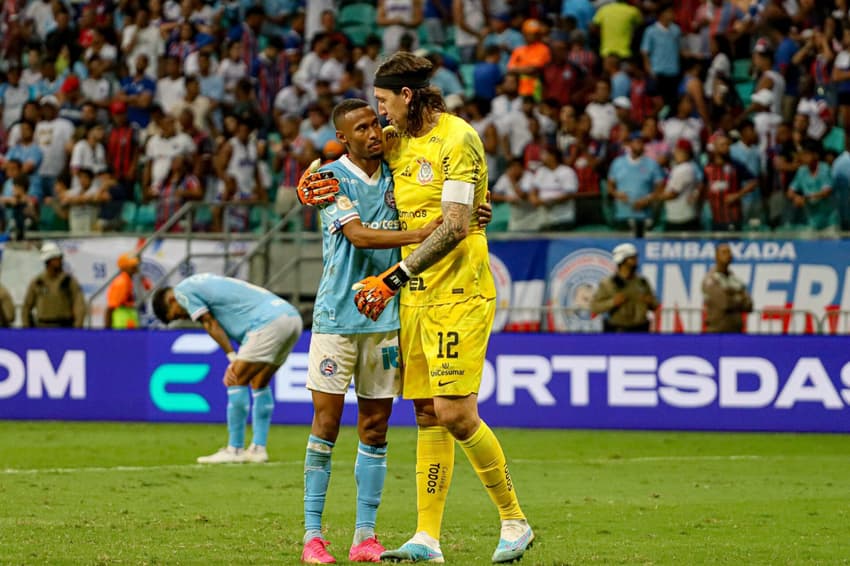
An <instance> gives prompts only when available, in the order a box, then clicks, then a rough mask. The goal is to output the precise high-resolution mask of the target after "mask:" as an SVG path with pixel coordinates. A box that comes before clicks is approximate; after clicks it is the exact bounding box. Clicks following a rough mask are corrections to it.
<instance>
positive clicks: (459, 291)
mask: <svg viewBox="0 0 850 566" xmlns="http://www.w3.org/2000/svg"><path fill="white" fill-rule="evenodd" d="M452 295H463V287H455V288H454V289H452Z"/></svg>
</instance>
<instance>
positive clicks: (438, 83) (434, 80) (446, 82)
mask: <svg viewBox="0 0 850 566" xmlns="http://www.w3.org/2000/svg"><path fill="white" fill-rule="evenodd" d="M428 60H430V61H431V64H432V65H433V66H434V72H433V73H432V74H431V86H435V87H437V88H438V89H440V91H441V92H442V93H443V96H449V95H452V94H463V84H461V82H460V79H459V78H458V76H457V74H455V73H453V72H451V71H449V70H448V69H446V68H445V67H444V66H443V57H442V55H440V54H439V53H429V54H428Z"/></svg>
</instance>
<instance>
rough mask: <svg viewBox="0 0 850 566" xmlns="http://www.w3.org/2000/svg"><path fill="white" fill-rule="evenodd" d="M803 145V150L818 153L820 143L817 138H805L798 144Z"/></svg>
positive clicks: (819, 151)
mask: <svg viewBox="0 0 850 566" xmlns="http://www.w3.org/2000/svg"><path fill="white" fill-rule="evenodd" d="M800 145H801V146H803V151H809V152H811V153H816V154H818V155H820V153H821V149H822V148H821V144H820V142H819V141H817V140H813V139H811V138H807V139H805V140H803V143H801V144H800Z"/></svg>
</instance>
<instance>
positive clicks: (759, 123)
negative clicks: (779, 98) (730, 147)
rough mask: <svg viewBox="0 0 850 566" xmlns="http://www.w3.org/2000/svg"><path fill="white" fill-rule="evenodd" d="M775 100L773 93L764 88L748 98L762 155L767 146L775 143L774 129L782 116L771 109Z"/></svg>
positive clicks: (765, 151)
mask: <svg viewBox="0 0 850 566" xmlns="http://www.w3.org/2000/svg"><path fill="white" fill-rule="evenodd" d="M775 101H776V96H775V95H774V93H773V92H772V91H770V90H768V89H766V88H765V89H761V90H758V91H756V92H755V93H754V94H753V96H752V97H751V98H750V108H749V110H750V112H752V115H753V125H754V126H755V128H756V133H757V134H758V136H759V150H760V151H761V153H762V155H766V154H767V150H768V148H769V147H771V146H772V145H773V144H774V143H775V140H776V130H777V128H779V124H781V123H782V116H780V115H779V114H777V113H776V111H775V110H774V109H773V108H774V102H775Z"/></svg>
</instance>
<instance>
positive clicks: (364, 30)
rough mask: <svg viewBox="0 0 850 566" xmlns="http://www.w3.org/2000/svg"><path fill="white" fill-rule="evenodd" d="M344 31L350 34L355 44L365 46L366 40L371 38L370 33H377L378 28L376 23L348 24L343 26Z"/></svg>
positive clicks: (349, 36)
mask: <svg viewBox="0 0 850 566" xmlns="http://www.w3.org/2000/svg"><path fill="white" fill-rule="evenodd" d="M340 29H341V31H342V33H344V34H345V35H347V36H348V38H349V39H351V41H352V42H353V43H354V45H359V46H363V45H366V40H367V39H369V36H370V35H373V34H375V35H377V32H376V30H377V28H376V27H375V25H374V24H372V25H363V24H360V25H351V24H349V25H347V26H342V27H341V28H340Z"/></svg>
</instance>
